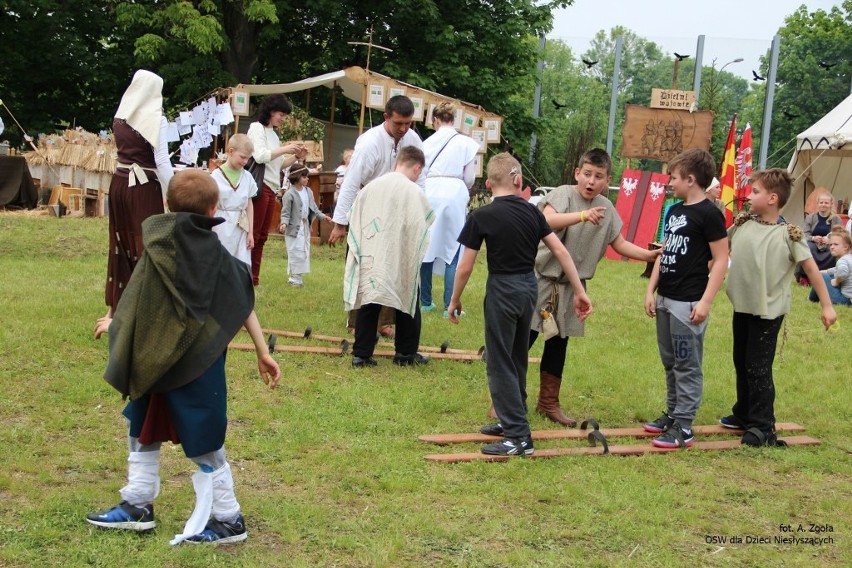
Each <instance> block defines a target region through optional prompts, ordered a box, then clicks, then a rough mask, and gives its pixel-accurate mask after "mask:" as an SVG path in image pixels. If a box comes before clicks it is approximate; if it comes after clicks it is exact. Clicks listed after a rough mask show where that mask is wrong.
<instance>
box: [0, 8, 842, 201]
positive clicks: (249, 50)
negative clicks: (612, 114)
mask: <svg viewBox="0 0 852 568" xmlns="http://www.w3.org/2000/svg"><path fill="white" fill-rule="evenodd" d="M571 3H572V2H571V0H551V1H545V2H541V1H533V0H493V1H490V2H481V1H479V0H375V1H373V2H363V1H359V0H312V1H311V2H309V3H305V2H295V1H292V0H195V1H187V0H160V1H157V2H148V1H144V2H143V1H141V0H88V1H87V2H67V1H62V0H4V1H3V2H2V10H0V61H2V62H3V64H2V65H0V98H2V99H3V100H4V102H5V103H6V104H7V105H8V107H9V108H10V109H11V110H13V111H14V113H15V116H16V117H17V118H18V119H19V120H20V122H21V123H22V125H23V126H24V127H25V128H26V129H27V130H28V131H29V133H31V134H33V135H34V134H37V133H38V132H53V131H55V130H56V129H57V128H60V127H64V126H65V125H68V124H76V125H80V126H83V127H84V128H86V129H88V130H98V129H100V128H108V127H109V125H110V122H111V117H112V115H113V113H114V111H115V108H116V106H117V104H118V100H119V98H120V96H121V93H122V92H123V91H124V89H125V87H126V85H127V84H128V83H129V81H130V78H131V77H132V75H133V72H134V71H135V70H136V69H138V68H147V69H151V70H153V71H155V72H157V73H159V74H160V75H161V76H163V78H164V80H165V87H164V95H165V103H166V108H167V111H168V112H169V113H170V114H172V113H174V111H176V110H181V109H183V108H185V107H187V106H188V105H190V104H191V103H192V102H194V101H195V100H197V99H199V98H201V97H202V96H204V95H205V94H206V93H209V92H210V91H212V90H214V89H216V88H218V87H223V86H231V85H235V84H237V83H255V82H258V83H280V82H289V81H295V80H299V79H302V78H305V77H307V76H311V75H317V74H320V73H325V72H329V71H333V70H336V69H341V68H343V67H346V66H348V65H361V66H364V65H365V64H366V56H367V53H366V48H365V47H364V46H353V45H350V44H349V43H348V42H351V41H365V40H366V39H367V34H368V31H369V30H370V29H372V30H373V36H372V41H373V42H374V43H376V44H379V45H382V46H384V47H387V48H389V49H392V50H393V51H392V52H386V51H383V50H373V51H372V55H371V60H370V67H371V69H374V70H376V71H378V72H381V73H383V74H386V75H390V76H392V77H394V78H396V79H399V80H402V81H405V82H408V83H412V84H416V85H419V86H422V87H424V88H427V89H430V90H434V91H438V92H441V93H443V94H445V95H448V96H452V97H457V98H459V99H462V100H465V101H469V102H472V103H475V104H479V105H481V106H483V107H484V108H486V109H488V110H490V111H493V112H496V113H499V114H501V115H502V116H503V117H504V123H503V135H504V137H505V138H506V139H508V140H510V141H511V143H512V146H513V148H514V150H515V151H516V153H517V154H518V155H519V156H521V157H522V158H524V159H526V158H527V156H529V155H530V154H529V141H530V134H531V133H532V132H533V131H534V130H535V131H536V132H537V139H538V143H537V146H536V148H534V152H533V154H532V155H533V158H534V160H533V163H532V168H531V169H530V170H529V172H528V173H529V175H530V177H531V178H533V179H532V180H531V181H533V182H534V183H535V184H537V185H539V184H540V185H557V184H560V183H571V182H573V169H574V166H575V165H576V160H577V158H578V157H579V155H580V153H582V151H583V150H585V149H588V148H589V147H592V146H598V147H604V146H605V145H606V134H607V122H608V113H609V99H610V83H611V79H612V73H613V68H614V45H615V39H616V37H618V36H622V37H623V38H624V49H623V53H622V64H621V75H620V77H619V79H620V82H619V84H620V86H619V91H618V105H617V116H616V129H615V140H614V146H613V149H614V152H613V153H614V158H615V160H614V162H615V168H614V172H613V179H614V183H615V182H616V181H617V180H618V178H619V177H620V174H621V170H622V169H623V168H624V167H626V166H627V165H628V161H627V160H624V159H620V157H619V152H620V148H621V130H622V126H623V122H624V108H625V105H626V104H628V103H633V104H640V105H647V104H648V102H649V100H650V94H651V88H653V87H671V86H672V85H671V83H672V65H673V59H672V55H671V54H668V53H663V52H662V50H661V49H660V47H659V46H658V45H657V44H655V43H654V42H651V41H648V40H646V39H644V38H642V37H639V36H637V35H636V34H635V33H633V32H632V31H630V30H628V29H625V28H622V27H615V28H612V29H601V30H600V31H599V32H598V33H597V34H596V35H595V37H594V40H593V42H592V44H591V45H590V47H589V49H588V50H587V51H586V52H584V53H582V54H576V53H574V52H573V51H572V50H571V49H570V48H569V47H568V46H567V45H565V44H564V43H561V42H559V41H558V40H557V41H548V43H547V47H546V50H545V52H544V53H543V54H542V53H539V49H538V37H539V36H540V35H541V34H546V33H547V32H548V31H550V28H551V26H552V12H553V10H555V9H556V8H565V7H568V6H570V4H571ZM569 9H570V8H569ZM780 34H781V37H782V42H781V56H780V63H779V68H778V87H777V91H776V100H775V106H774V113H773V122H772V140H771V145H770V154H771V155H772V156H774V158H773V159H771V160H770V165H786V160H787V159H788V156H789V150H791V149H792V146H791V144H790V141H791V140H792V139H793V138H794V137H795V135H796V134H797V133H798V132H800V131H802V130H804V129H805V128H807V126H809V125H810V124H812V123H813V122H814V121H815V120H817V119H818V118H819V117H820V116H822V115H823V114H825V112H827V111H828V110H829V109H831V108H832V107H833V106H835V105H836V104H837V103H838V102H840V101H841V100H843V98H844V97H845V96H847V95H848V93H849V88H850V78H852V41H849V38H850V37H852V0H843V2H841V3H840V4H839V5H837V6H835V7H833V8H832V9H831V10H830V11H829V12H825V11H817V12H815V13H808V12H807V10H806V9H805V8H804V7H803V8H800V9H799V10H797V11H796V12H794V13H793V14H791V15H790V16H788V17H787V19H786V22H785V25H784V27H782V29H781V30H780ZM767 47H768V46H767ZM541 57H543V58H544V61H545V66H544V71H543V74H542V79H541V82H542V97H541V100H542V104H541V116H540V118H539V119H537V120H533V118H532V113H531V109H532V106H533V105H532V99H533V93H534V87H535V82H536V63H537V61H538V60H539V58H541ZM581 59H587V60H589V61H596V62H597V63H595V64H594V65H592V66H587V65H585V64H583V63H582V62H581ZM687 61H689V60H687ZM768 61H769V57H768V50H767V56H766V57H765V58H764V60H763V65H762V68H761V73H762V74H763V75H766V71H767V67H768ZM702 77H703V81H702V88H701V92H700V93H699V108H700V109H702V110H705V109H706V110H712V111H714V113H715V115H716V118H715V121H714V131H713V132H714V134H713V146H712V149H711V151H712V153H713V155H714V156H715V157H716V158H717V159H719V158H720V157H721V154H722V144H724V139H725V135H726V134H727V128H728V124H729V121H730V118H731V116H732V115H733V114H734V112H738V113H739V125H740V127H743V126H745V123H746V122H751V124H752V127H753V131H754V137H755V151H756V150H757V148H758V145H759V135H760V128H761V123H762V117H763V105H764V94H765V85H764V84H763V83H755V82H750V81H745V80H743V79H740V78H738V77H736V76H735V75H733V74H731V73H729V72H728V71H721V72H720V70H719V68H717V65H716V62H715V61H712V62H710V65H705V66H704V68H703V72H702ZM692 82H693V68H692V65H691V64H686V63H682V64H681V66H680V72H679V74H678V78H677V87H678V88H681V89H691V87H692ZM304 96H305V95H304V94H295V102H296V103H297V104H302V105H303V106H304V103H305V102H306V101H304V100H300V97H304ZM310 96H311V100H310V108H311V114H312V115H313V116H316V117H321V118H326V117H327V116H328V115H329V112H330V91H328V90H326V89H315V90H314V91H313V92H312V93H311V95H310ZM337 101H338V104H337V106H338V111H337V114H336V116H337V120H338V121H341V122H344V123H349V124H354V123H355V122H356V121H357V118H358V106H357V105H356V104H354V103H351V102H349V101H345V100H343V99H342V98H341V97H338V98H337ZM0 112H4V111H0ZM376 118H377V119H380V118H379V117H378V116H376ZM6 123H7V129H6V132H5V133H4V138H6V139H9V140H11V141H12V142H13V143H15V144H19V143H20V141H21V133H20V132H19V129H17V128H16V127H15V126H13V125H12V121H10V120H6ZM629 165H630V166H631V167H639V168H644V169H659V167H660V166H661V164H658V163H654V162H651V161H646V160H641V161H640V160H634V161H631V162H630V163H629Z"/></svg>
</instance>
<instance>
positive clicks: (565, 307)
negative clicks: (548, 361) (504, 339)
mask: <svg viewBox="0 0 852 568" xmlns="http://www.w3.org/2000/svg"><path fill="white" fill-rule="evenodd" d="M546 205H550V206H551V207H553V208H554V209H555V210H556V212H557V213H576V212H578V211H583V210H585V209H591V208H592V207H606V212H605V213H604V217H603V219H602V220H601V222H600V224H598V225H595V224H593V223H577V224H576V225H572V226H570V227H568V228H566V229H562V230H561V231H556V236H557V237H559V240H561V241H562V244H564V245H565V248H567V249H568V252H569V253H571V258H572V259H573V260H574V264H575V265H576V266H577V273H578V274H579V275H580V280H582V281H583V282H584V283H585V281H586V280H589V279H591V278H593V277H594V275H595V270H596V269H597V266H598V262H600V260H601V258H603V255H604V253H605V252H606V247H607V245H609V243H611V242H612V241H614V240H615V239H616V238H618V236H619V235H620V234H621V227H622V225H623V223H622V222H621V217H619V216H618V212H616V210H615V206H614V205H613V204H612V202H611V201H610V200H609V199H607V198H606V197H603V196H601V195H597V196H595V197H594V198H593V199H592V200H591V201H587V200H586V199H585V198H584V197H583V196H582V195H580V194H579V193H578V192H577V191H576V189H575V187H574V186H570V185H562V186H559V187H557V188H556V189H554V190H553V191H551V192H550V193H548V194H547V195H546V196H545V197H544V198H543V199H542V200H541V201H539V203H538V207H539V209H541V210H542V211H544V207H545V206H546ZM535 276H536V281H537V282H538V303H537V304H536V311H535V313H534V314H533V319H532V321H531V322H530V327H531V328H532V329H533V330H536V331H541V314H540V310H541V308H542V307H543V306H544V305H545V304H547V302H549V301H550V298H551V294H552V291H553V287H554V286H556V290H557V292H558V294H559V304H558V308H557V310H556V323H557V325H558V326H559V335H560V337H582V336H583V333H584V329H585V326H584V324H583V322H582V321H580V320H579V319H577V317H576V316H575V315H574V290H573V289H572V288H571V286H570V285H569V284H568V281H567V280H566V279H565V275H564V274H563V273H562V266H561V265H560V264H559V261H558V260H556V258H555V257H554V256H553V254H552V253H551V252H550V249H549V248H547V245H545V244H544V243H541V244H539V246H538V255H537V256H536V259H535Z"/></svg>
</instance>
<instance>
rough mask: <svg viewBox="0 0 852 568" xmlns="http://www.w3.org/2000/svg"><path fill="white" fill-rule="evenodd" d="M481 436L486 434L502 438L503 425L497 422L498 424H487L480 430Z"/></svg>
mask: <svg viewBox="0 0 852 568" xmlns="http://www.w3.org/2000/svg"><path fill="white" fill-rule="evenodd" d="M479 432H480V433H481V434H485V435H486V436H502V435H503V425H502V424H500V423H499V422H497V423H496V424H486V425H485V426H483V427H482V428H480V429H479Z"/></svg>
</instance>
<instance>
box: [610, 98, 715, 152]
mask: <svg viewBox="0 0 852 568" xmlns="http://www.w3.org/2000/svg"><path fill="white" fill-rule="evenodd" d="M712 133H713V112H712V111H709V110H705V111H700V112H689V111H686V110H664V109H656V108H647V107H643V106H639V105H627V108H626V110H625V120H624V131H623V140H622V145H621V157H622V158H647V159H651V160H659V161H661V162H668V161H669V160H671V159H672V158H674V157H675V156H677V155H678V154H680V153H681V152H683V151H684V150H689V149H690V148H701V149H702V150H709V149H710V138H711V136H712Z"/></svg>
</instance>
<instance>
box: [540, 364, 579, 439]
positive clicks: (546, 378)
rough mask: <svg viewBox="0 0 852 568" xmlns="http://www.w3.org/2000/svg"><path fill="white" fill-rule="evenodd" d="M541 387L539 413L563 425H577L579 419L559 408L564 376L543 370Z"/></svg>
mask: <svg viewBox="0 0 852 568" xmlns="http://www.w3.org/2000/svg"><path fill="white" fill-rule="evenodd" d="M540 376H541V388H540V389H539V392H538V404H536V407H535V409H536V410H537V411H538V413H539V414H541V415H542V416H545V417H546V418H549V419H550V420H553V421H554V422H558V423H559V424H562V425H563V426H569V427H573V426H576V425H577V421H576V420H574V419H573V418H571V417H569V416H565V414H563V413H562V409H561V408H559V387H560V386H561V385H562V378H561V377H557V376H555V375H551V374H550V373H546V372H544V371H542V372H541V375H540Z"/></svg>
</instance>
